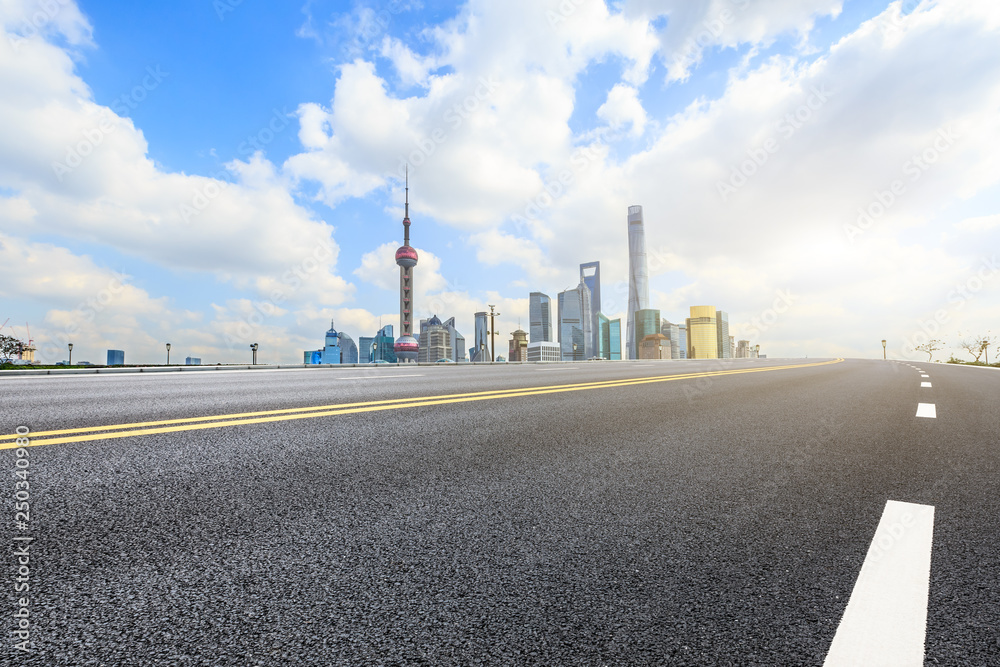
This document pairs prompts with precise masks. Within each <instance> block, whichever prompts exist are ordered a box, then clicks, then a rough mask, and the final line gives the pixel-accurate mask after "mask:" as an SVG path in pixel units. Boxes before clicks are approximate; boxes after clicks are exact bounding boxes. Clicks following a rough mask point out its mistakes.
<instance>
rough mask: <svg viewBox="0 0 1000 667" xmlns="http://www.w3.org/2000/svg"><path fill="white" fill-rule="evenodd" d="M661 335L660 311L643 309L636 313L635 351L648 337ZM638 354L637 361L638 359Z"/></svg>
mask: <svg viewBox="0 0 1000 667" xmlns="http://www.w3.org/2000/svg"><path fill="white" fill-rule="evenodd" d="M658 333H660V311H659V310H657V309H656V308H643V309H640V310H637V311H635V341H634V342H633V344H634V345H635V349H636V350H638V349H639V343H640V342H641V341H642V339H643V338H645V337H646V336H650V335H652V334H658ZM638 358H639V356H638V354H637V355H636V359H638Z"/></svg>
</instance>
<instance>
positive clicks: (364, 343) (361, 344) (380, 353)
mask: <svg viewBox="0 0 1000 667" xmlns="http://www.w3.org/2000/svg"><path fill="white" fill-rule="evenodd" d="M394 346H395V339H394V338H393V335H392V325H391V324H387V325H385V326H384V327H382V328H381V329H379V330H378V333H376V334H375V335H374V336H362V337H361V338H359V339H358V362H359V363H369V364H370V363H374V362H376V361H385V362H388V363H390V364H394V363H396V351H395V350H394V349H393V348H394Z"/></svg>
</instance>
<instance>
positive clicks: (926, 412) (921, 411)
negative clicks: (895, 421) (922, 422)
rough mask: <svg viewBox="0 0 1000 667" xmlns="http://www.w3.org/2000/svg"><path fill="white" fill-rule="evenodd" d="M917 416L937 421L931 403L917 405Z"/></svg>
mask: <svg viewBox="0 0 1000 667" xmlns="http://www.w3.org/2000/svg"><path fill="white" fill-rule="evenodd" d="M917 416H918V417H926V418H928V419H937V407H936V406H935V405H934V404H933V403H918V404H917Z"/></svg>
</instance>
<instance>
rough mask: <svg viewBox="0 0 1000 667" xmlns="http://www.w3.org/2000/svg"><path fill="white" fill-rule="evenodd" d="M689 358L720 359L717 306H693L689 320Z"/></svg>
mask: <svg viewBox="0 0 1000 667" xmlns="http://www.w3.org/2000/svg"><path fill="white" fill-rule="evenodd" d="M687 335H688V359H718V358H719V357H718V352H719V343H718V327H717V325H716V323H715V306H691V317H689V318H688V320H687Z"/></svg>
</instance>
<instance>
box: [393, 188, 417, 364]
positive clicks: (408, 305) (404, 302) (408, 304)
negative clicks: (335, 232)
mask: <svg viewBox="0 0 1000 667" xmlns="http://www.w3.org/2000/svg"><path fill="white" fill-rule="evenodd" d="M405 206H406V208H405V212H404V214H403V245H401V246H400V247H399V250H397V251H396V264H398V265H399V339H398V340H396V343H395V345H394V349H395V351H396V358H397V359H399V361H402V362H406V363H413V362H415V361H416V360H417V356H418V355H419V353H420V343H418V342H417V339H416V338H414V337H413V267H415V266H416V265H417V259H418V258H417V251H416V250H414V249H413V248H411V247H410V174H409V169H407V173H406V204H405Z"/></svg>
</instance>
